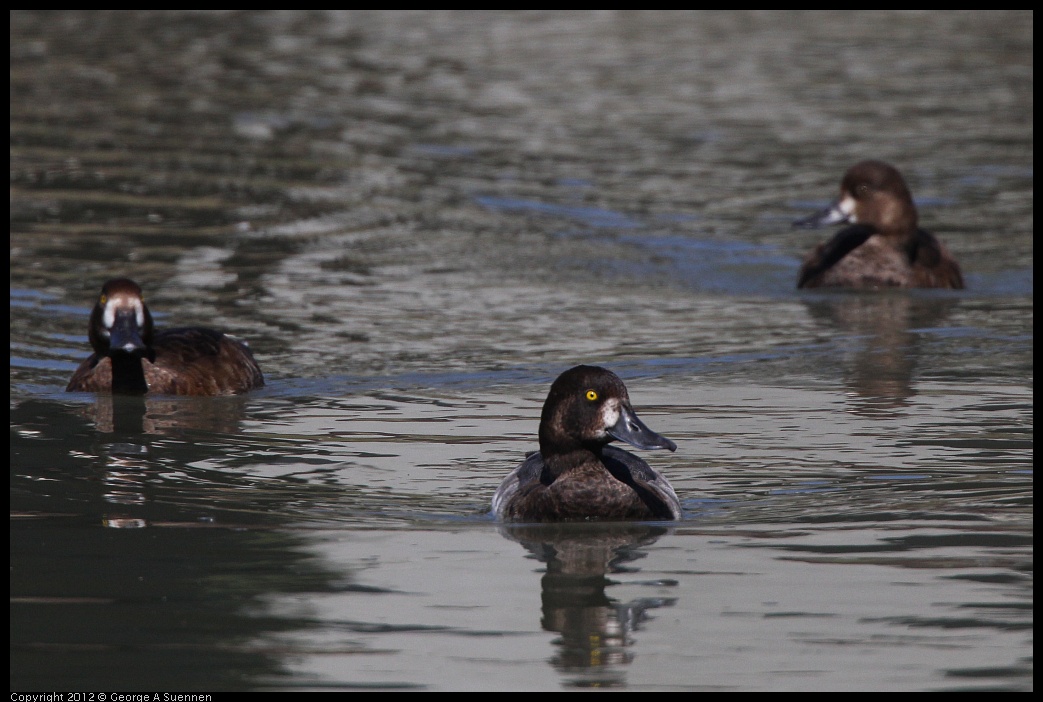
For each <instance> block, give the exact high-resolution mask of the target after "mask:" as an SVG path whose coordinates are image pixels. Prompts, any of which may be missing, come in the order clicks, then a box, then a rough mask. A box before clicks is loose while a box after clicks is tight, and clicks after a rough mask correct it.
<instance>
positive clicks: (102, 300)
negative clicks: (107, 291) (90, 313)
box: [98, 295, 109, 305]
mask: <svg viewBox="0 0 1043 702" xmlns="http://www.w3.org/2000/svg"><path fill="white" fill-rule="evenodd" d="M108 301H109V298H108V297H106V296H105V295H102V296H101V299H100V300H98V302H100V303H101V304H103V305H104V304H105V303H106V302H108Z"/></svg>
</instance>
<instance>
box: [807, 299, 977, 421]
mask: <svg viewBox="0 0 1043 702" xmlns="http://www.w3.org/2000/svg"><path fill="white" fill-rule="evenodd" d="M803 302H804V304H805V305H806V306H807V308H808V311H809V313H810V314H811V316H812V317H813V318H814V319H815V320H816V321H818V322H819V323H820V324H821V325H822V326H824V327H827V328H828V329H829V330H830V333H831V334H834V333H835V332H836V331H837V330H839V331H841V332H843V334H844V338H843V339H842V341H843V342H844V343H845V344H846V346H847V349H846V351H848V353H846V354H845V359H844V372H845V375H846V385H847V387H848V389H849V390H850V391H851V393H852V396H853V397H854V398H855V407H854V410H855V411H856V412H858V413H859V414H864V415H867V416H874V415H880V414H881V413H883V414H888V413H890V412H891V411H893V410H895V409H899V408H902V407H905V406H906V405H908V403H909V399H910V398H911V397H913V396H914V395H915V394H916V390H915V384H914V373H915V370H916V367H917V365H918V363H919V362H920V360H921V357H922V356H923V353H924V352H923V348H922V346H923V341H924V330H925V329H928V328H931V327H937V326H939V325H941V324H943V323H944V322H945V319H946V318H947V317H948V316H949V314H950V313H951V312H952V309H953V307H954V306H955V305H956V304H958V303H959V300H958V299H957V298H955V297H952V296H947V295H944V296H935V295H931V294H924V295H919V294H915V293H913V294H911V293H908V292H905V291H893V292H892V291H883V292H876V293H873V294H866V293H861V292H834V293H830V294H828V295H823V296H818V295H810V296H808V297H806V298H804V300H803Z"/></svg>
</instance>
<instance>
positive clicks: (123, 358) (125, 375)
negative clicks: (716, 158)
mask: <svg viewBox="0 0 1043 702" xmlns="http://www.w3.org/2000/svg"><path fill="white" fill-rule="evenodd" d="M109 360H110V361H111V362H112V392H114V393H121V394H124V395H144V394H145V393H147V392H148V383H146V382H145V369H144V367H143V366H142V365H141V360H142V359H141V356H139V355H138V354H134V353H114V354H112V355H111V356H109Z"/></svg>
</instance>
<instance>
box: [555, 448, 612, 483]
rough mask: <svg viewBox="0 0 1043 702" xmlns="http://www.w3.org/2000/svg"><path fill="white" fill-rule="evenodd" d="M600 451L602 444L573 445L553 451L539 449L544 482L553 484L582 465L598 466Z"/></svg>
mask: <svg viewBox="0 0 1043 702" xmlns="http://www.w3.org/2000/svg"><path fill="white" fill-rule="evenodd" d="M602 449H604V444H575V445H573V446H570V447H569V448H568V449H565V450H562V448H561V447H557V448H555V449H554V450H553V451H547V450H546V449H544V448H541V453H542V454H543V466H544V468H543V472H544V476H543V478H544V482H547V483H549V482H553V480H554V479H555V478H557V477H558V476H560V475H562V474H563V473H566V472H568V471H570V470H572V469H575V468H578V467H580V466H583V465H600V464H601V453H602Z"/></svg>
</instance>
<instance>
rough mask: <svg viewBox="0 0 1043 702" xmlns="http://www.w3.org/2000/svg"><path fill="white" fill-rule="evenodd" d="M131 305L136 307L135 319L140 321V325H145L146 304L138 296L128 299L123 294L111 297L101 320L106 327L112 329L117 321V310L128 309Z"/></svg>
mask: <svg viewBox="0 0 1043 702" xmlns="http://www.w3.org/2000/svg"><path fill="white" fill-rule="evenodd" d="M128 307H131V308H133V309H134V320H135V321H136V322H137V323H138V327H139V328H140V327H144V326H145V305H144V304H142V302H141V300H139V299H137V298H131V299H130V300H128V299H127V298H125V297H123V296H115V297H110V298H109V300H108V302H106V303H105V311H104V312H102V315H101V321H102V324H104V325H105V328H106V329H112V325H113V324H115V323H116V310H117V309H126V308H128Z"/></svg>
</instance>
